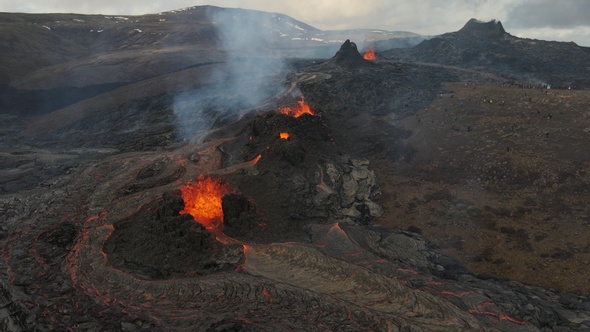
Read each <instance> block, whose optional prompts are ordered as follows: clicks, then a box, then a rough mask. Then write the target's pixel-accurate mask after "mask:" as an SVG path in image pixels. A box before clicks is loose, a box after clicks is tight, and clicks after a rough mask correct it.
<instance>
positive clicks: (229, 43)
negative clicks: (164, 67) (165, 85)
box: [173, 7, 288, 143]
mask: <svg viewBox="0 0 590 332" xmlns="http://www.w3.org/2000/svg"><path fill="white" fill-rule="evenodd" d="M207 14H208V16H209V19H210V20H211V21H212V22H214V24H215V26H216V28H217V31H216V33H217V38H218V41H219V44H218V47H219V48H220V49H221V50H223V51H224V52H225V57H226V58H225V61H224V62H223V63H221V64H219V65H216V66H215V69H214V71H213V73H212V74H211V77H210V78H209V80H210V81H212V82H214V83H212V84H210V85H208V86H205V87H203V88H200V89H198V90H196V91H195V90H193V91H191V92H184V93H181V94H178V95H176V96H175V98H174V105H173V107H174V114H175V116H176V120H177V127H178V129H179V133H180V134H181V135H182V137H183V138H184V139H186V140H187V141H189V142H191V143H196V142H199V141H200V140H201V139H202V137H203V134H205V133H206V132H207V131H208V130H211V129H213V128H215V127H218V126H219V125H223V124H226V123H229V122H232V121H234V120H236V119H237V117H238V116H239V114H240V113H243V112H245V111H248V110H251V109H255V108H257V107H259V106H260V105H261V104H264V103H265V101H266V100H268V99H270V98H272V97H274V96H276V95H278V94H280V93H281V92H282V91H283V90H284V87H283V85H282V82H283V79H284V77H285V75H286V73H287V70H288V66H287V63H286V61H285V58H284V57H283V55H282V52H281V51H280V50H279V49H277V48H273V47H274V46H276V45H277V44H278V43H277V42H278V39H279V35H278V32H277V29H276V28H274V26H276V18H275V17H274V16H273V15H270V14H268V13H264V12H257V11H248V10H237V9H224V8H215V7H212V8H210V9H209V10H208V13H207ZM196 79H198V78H196Z"/></svg>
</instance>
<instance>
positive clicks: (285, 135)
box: [279, 132, 289, 139]
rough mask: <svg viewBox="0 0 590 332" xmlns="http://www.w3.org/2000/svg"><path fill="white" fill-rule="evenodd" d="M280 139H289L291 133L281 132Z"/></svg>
mask: <svg viewBox="0 0 590 332" xmlns="http://www.w3.org/2000/svg"><path fill="white" fill-rule="evenodd" d="M279 137H280V138H282V139H289V133H285V132H280V133H279Z"/></svg>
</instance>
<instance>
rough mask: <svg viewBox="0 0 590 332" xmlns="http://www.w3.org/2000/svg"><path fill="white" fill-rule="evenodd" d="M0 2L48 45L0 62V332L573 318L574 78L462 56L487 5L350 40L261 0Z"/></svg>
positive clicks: (489, 37) (576, 244)
mask: <svg viewBox="0 0 590 332" xmlns="http://www.w3.org/2000/svg"><path fill="white" fill-rule="evenodd" d="M2 15H3V16H4V17H5V18H6V20H7V22H9V23H10V24H12V25H10V24H9V25H10V26H11V29H8V30H7V31H6V32H4V33H6V34H17V35H19V36H22V35H23V34H24V32H23V31H25V32H28V31H31V30H30V29H37V28H38V29H42V30H41V31H43V33H44V34H43V36H47V37H48V38H49V37H51V38H56V39H55V42H56V45H58V46H59V47H58V46H56V48H55V49H54V50H53V51H52V53H51V54H50V56H48V57H47V59H46V61H47V63H41V62H38V61H34V59H33V57H34V54H33V55H31V58H26V59H23V64H27V65H26V66H23V67H22V68H9V69H6V72H5V73H4V75H3V76H2V79H5V82H6V84H7V85H6V86H5V87H4V90H2V91H3V95H2V97H3V99H2V102H3V103H4V105H8V106H11V107H7V108H5V110H6V111H5V112H4V113H2V114H0V117H1V118H2V120H3V121H2V122H0V123H1V125H0V134H1V135H2V137H3V140H2V141H1V142H0V157H1V158H0V165H2V168H1V169H0V185H1V191H0V193H1V195H0V211H2V216H3V218H2V219H3V221H2V224H1V225H0V245H1V247H2V260H0V266H1V269H0V272H1V274H0V275H1V281H2V283H1V284H0V286H1V287H0V330H2V331H35V330H39V331H45V330H48V331H51V330H68V329H69V330H74V331H87V330H95V331H119V330H122V331H189V330H190V331H275V330H295V331H320V330H324V331H325V330H328V331H410V330H411V331H463V330H464V331H584V330H587V329H588V327H589V326H590V319H589V317H590V299H589V298H588V294H590V288H589V287H588V285H590V283H588V281H589V280H588V274H587V272H586V270H587V260H588V258H589V256H588V255H589V245H588V243H587V238H588V237H587V236H586V235H588V230H587V226H588V220H589V219H588V216H589V215H590V211H589V210H588V205H587V202H588V200H589V199H590V186H589V185H588V184H589V183H590V179H589V178H588V176H589V173H588V172H587V169H588V161H587V160H586V159H587V158H586V156H587V155H588V154H589V153H590V151H589V150H588V149H589V146H588V144H586V143H587V138H588V136H587V135H588V132H589V129H588V128H590V120H589V119H588V117H587V116H586V115H585V113H584V110H585V108H584V107H582V106H584V105H586V104H587V102H588V101H590V97H589V95H588V90H586V88H587V87H588V86H587V85H583V84H584V82H590V81H586V79H587V77H586V76H587V75H586V74H585V72H583V71H578V72H577V73H576V74H575V76H571V75H574V74H573V71H572V72H570V71H567V70H565V71H563V72H550V71H543V70H541V69H539V70H538V71H526V72H525V71H522V72H518V73H515V72H511V74H510V75H507V74H505V72H504V71H502V70H501V69H499V68H500V67H502V66H501V64H500V62H494V61H491V62H485V63H484V62H481V61H480V62H477V61H475V60H473V61H471V62H470V61H466V62H464V63H463V62H461V61H459V60H457V59H456V57H460V56H463V57H464V58H463V59H464V60H468V59H475V58H469V57H467V55H466V53H465V52H467V50H466V49H465V48H461V47H462V45H472V44H473V43H476V42H477V43H481V44H482V45H483V44H484V43H493V44H494V45H499V46H498V47H497V49H498V50H502V52H507V53H502V54H508V53H510V51H511V50H518V49H519V48H518V47H520V46H515V45H517V44H518V43H513V41H514V40H516V39H514V38H515V37H512V36H510V35H509V34H508V33H507V32H506V31H504V29H503V27H502V25H501V24H500V23H499V22H489V23H484V22H479V21H475V20H474V21H470V22H468V24H466V26H465V27H464V28H463V29H461V30H460V31H459V32H456V33H451V34H445V35H441V36H439V37H437V38H433V39H431V40H428V41H424V42H423V43H422V44H420V45H417V46H415V47H413V48H408V49H405V50H398V49H394V50H389V51H386V52H382V51H381V50H379V51H378V52H377V53H376V54H377V55H376V59H375V60H367V59H365V58H364V57H363V54H361V52H360V51H359V50H360V49H363V48H362V47H361V48H359V46H357V43H356V42H355V41H354V39H347V38H343V39H342V41H339V42H338V45H336V47H335V48H329V50H330V54H329V55H327V56H323V57H322V56H319V55H322V54H325V53H326V48H325V46H326V45H324V44H325V43H321V42H319V41H317V40H311V38H316V39H319V38H320V36H324V35H322V33H323V32H322V31H320V30H318V29H315V28H313V27H311V26H309V25H306V24H304V23H303V22H299V21H296V20H294V19H291V18H288V17H287V16H284V15H279V14H271V13H263V12H254V11H243V10H237V9H221V8H216V7H208V6H205V7H191V8H187V9H184V10H179V11H174V12H167V13H161V14H158V15H146V16H141V17H132V16H125V17H105V16H102V15H91V16H85V15H74V14H71V15H57V16H56V15H49V14H48V15H31V16H29V15H21V14H2ZM227 15H229V16H227ZM225 19H228V20H225ZM57 21H59V22H57ZM22 22H28V23H27V24H25V25H24V26H23V25H21V23H22ZM113 22H118V23H113ZM126 22H127V23H126ZM29 23H30V24H29ZM136 23H137V24H140V23H141V25H137V26H136V25H134V24H136ZM6 24H8V23H6ZM126 24H129V25H128V27H129V28H133V29H127V30H125V31H126V32H124V31H123V30H118V29H117V28H116V27H119V26H126ZM45 26H46V27H45ZM91 26H92V27H91ZM251 26H254V27H255V28H254V33H253V34H252V35H253V37H252V36H250V37H248V36H246V35H247V34H244V33H243V32H244V31H246V30H247V29H246V27H251ZM188 27H191V29H192V30H185V29H186V28H188ZM99 28H100V30H102V31H101V32H98V30H95V29H99ZM135 29H138V30H141V31H139V32H138V31H136V30H135ZM150 29H153V30H150ZM261 29H265V30H261ZM45 30H46V31H45ZM90 30H93V31H92V33H93V35H92V38H91V39H85V38H84V36H86V33H89V31H90ZM187 31H190V32H191V33H190V34H189V35H190V38H189V36H187V35H186V34H187ZM277 31H278V32H277ZM82 32H83V33H82ZM144 32H146V33H144ZM147 32H149V35H148V33H147ZM237 32H238V34H236V33H237ZM152 33H153V34H152ZM331 33H332V34H336V32H331ZM340 33H341V34H345V32H340ZM346 33H350V34H352V32H351V31H348V32H346ZM101 34H102V35H101ZM284 34H289V37H290V39H288V41H287V40H286V39H285V38H286V37H285V36H283V35H284ZM484 36H485V37H484ZM237 37H240V38H237ZM254 37H256V38H254ZM251 38H254V39H251ZM292 38H299V39H292ZM305 38H309V40H306V39H305ZM322 38H325V37H322ZM300 39H301V40H300ZM484 39H485V41H484ZM35 40H36V39H33V40H31V41H30V43H31V44H30V45H31V47H33V46H35V45H36V43H41V42H40V41H35ZM189 41H190V42H189ZM511 41H512V42H511ZM358 43H359V44H358V45H361V43H362V41H360V42H358ZM523 43H524V42H523ZM527 43H528V42H527ZM27 45H28V44H27ZM375 45H384V44H379V43H375ZM433 45H434V46H433ZM448 45H450V46H448ZM477 45H479V44H477ZM510 45H512V46H510ZM548 45H549V44H548ZM550 45H557V46H559V47H561V46H563V45H562V44H550ZM447 46H448V47H449V48H447ZM451 46H452V47H451ZM33 48H34V47H33ZM451 49H452V50H453V52H455V53H453V52H451ZM22 50H23V49H21V48H19V47H16V48H15V49H14V50H13V53H6V54H3V56H5V57H10V56H15V55H14V54H20V55H21V56H23V54H25V53H23V52H22ZM99 50H100V52H99ZM277 50H279V51H280V52H278V53H277ZM419 50H422V51H423V54H421V55H420V54H418V53H419V52H418V51H419ZM444 50H447V51H448V52H447V53H445V54H440V53H439V52H443V51H444ZM473 50H475V51H478V50H480V49H479V48H477V47H474V48H473ZM576 50H577V51H580V52H585V51H584V50H583V49H578V48H576ZM74 51H76V52H75V53H72V52H74ZM196 51H198V52H196ZM193 52H195V53H193ZM445 52H446V51H445ZM498 52H499V51H498ZM523 52H524V51H523ZM527 52H528V51H527ZM527 52H524V53H522V56H523V57H527V56H528V55H527V54H529V53H527ZM539 52H541V51H540V50H539ZM551 52H552V51H550V50H549V51H547V52H546V53H543V54H544V55H543V57H546V58H547V59H549V58H551V54H552V53H551ZM379 54H384V55H387V56H379ZM435 54H439V55H440V57H439V58H437V59H433V58H429V57H434V55H435ZM498 54H500V53H498ZM304 55H305V56H304ZM419 55H420V56H424V57H423V58H422V57H421V58H418V56H419ZM443 55H444V56H443ZM477 58H478V59H479V57H477ZM500 58H502V57H500V56H498V57H497V59H500ZM435 60H436V61H435ZM447 60H448V62H445V61H447ZM478 61H479V60H478ZM502 61H508V60H506V59H504V60H502ZM582 61H583V60H580V59H576V60H571V61H570V62H568V64H567V66H571V67H572V68H573V67H575V66H576V65H577V64H578V63H581V62H582ZM148 63H153V64H157V65H156V66H153V67H151V66H147V65H146V64H148ZM548 63H550V64H551V66H554V65H555V66H556V64H555V63H554V62H552V61H549V62H548ZM484 64H485V65H486V66H488V67H485V69H482V68H481V66H484ZM508 64H510V65H514V64H513V63H510V61H508V63H507V65H508ZM516 65H518V62H516ZM547 66H549V65H547ZM567 66H566V67H567ZM101 68H102V69H105V70H104V71H102V70H99V69H101ZM519 68H520V67H519ZM547 68H548V67H547ZM551 68H553V67H551ZM107 69H108V70H107ZM521 69H522V70H524V68H521ZM93 70H97V75H96V76H94V75H88V73H89V72H91V71H93ZM539 73H546V74H547V76H546V77H547V78H548V79H549V78H550V79H552V81H551V82H550V83H551V84H555V86H553V87H552V88H550V89H548V86H547V84H545V85H544V84H539V83H538V82H533V81H530V80H528V79H529V78H530V77H531V76H530V75H533V74H534V75H536V74H539ZM22 75H24V76H22ZM553 82H555V83H553ZM560 82H561V83H560ZM564 82H576V84H578V85H577V86H576V88H573V89H572V88H571V86H569V85H567V86H566V85H560V84H562V83H563V84H565V83H564ZM49 96H54V97H56V99H60V100H55V101H53V102H52V103H51V105H48V106H47V107H46V108H37V107H36V106H35V105H38V104H42V100H46V99H47V98H48V97H49ZM57 97H63V98H57ZM49 99H51V98H49ZM564 271H569V272H572V273H564Z"/></svg>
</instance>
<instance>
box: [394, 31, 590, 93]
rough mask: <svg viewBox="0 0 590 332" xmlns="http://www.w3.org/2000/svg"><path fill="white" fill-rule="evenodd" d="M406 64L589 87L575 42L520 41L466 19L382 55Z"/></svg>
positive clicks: (586, 53) (586, 52) (585, 60)
mask: <svg viewBox="0 0 590 332" xmlns="http://www.w3.org/2000/svg"><path fill="white" fill-rule="evenodd" d="M385 55H386V56H389V57H391V58H394V59H400V60H405V61H418V62H427V63H435V64H442V65H451V66H460V67H467V68H472V69H477V70H482V71H488V72H491V73H497V74H501V75H503V76H505V77H507V78H513V79H516V80H529V81H531V82H533V83H544V84H550V85H564V86H590V48H588V47H581V46H578V45H576V44H575V43H572V42H570V43H566V42H554V41H544V40H536V39H526V38H518V37H515V36H512V35H511V34H509V33H508V32H506V31H505V30H504V27H503V26H502V23H501V22H500V21H496V20H493V21H490V22H482V21H478V20H476V19H471V20H469V21H468V22H467V23H466V24H465V26H463V28H461V29H460V30H458V31H456V32H450V33H445V34H442V35H439V36H436V37H434V38H432V39H429V40H425V41H422V42H421V43H419V44H418V45H416V46H414V47H412V48H407V49H396V50H390V51H388V52H385Z"/></svg>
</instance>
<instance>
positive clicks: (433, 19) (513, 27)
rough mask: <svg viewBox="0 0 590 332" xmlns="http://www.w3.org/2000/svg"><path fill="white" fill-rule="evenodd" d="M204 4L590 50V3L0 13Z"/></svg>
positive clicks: (156, 2) (120, 0)
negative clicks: (483, 33)
mask: <svg viewBox="0 0 590 332" xmlns="http://www.w3.org/2000/svg"><path fill="white" fill-rule="evenodd" d="M205 4H209V5H214V6H220V7H238V8H247V9H257V10H263V11H269V12H278V13H283V14H286V15H289V16H291V17H293V18H295V19H297V20H300V21H303V22H304V23H307V24H310V25H312V26H315V27H316V28H319V29H323V30H334V29H349V28H371V29H384V30H404V31H411V32H416V33H420V34H424V35H433V34H440V33H444V32H452V31H456V30H458V29H460V28H461V27H462V26H463V25H464V24H465V23H466V22H467V21H468V20H469V19H470V18H477V19H479V20H482V21H488V20H491V19H497V20H500V21H502V24H503V25H504V28H505V29H506V31H508V32H509V33H511V34H513V35H515V36H518V37H525V38H537V39H545V40H559V41H574V42H576V43H577V44H578V45H581V46H590V0H559V1H557V0H248V1H244V0H242V1H237V0H209V1H200V0H98V1H80V0H0V11H1V12H28V13H48V12H62V13H81V14H109V15H111V14H119V15H126V14H148V13H158V12H162V11H167V10H173V9H180V8H184V7H190V6H196V5H205Z"/></svg>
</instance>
